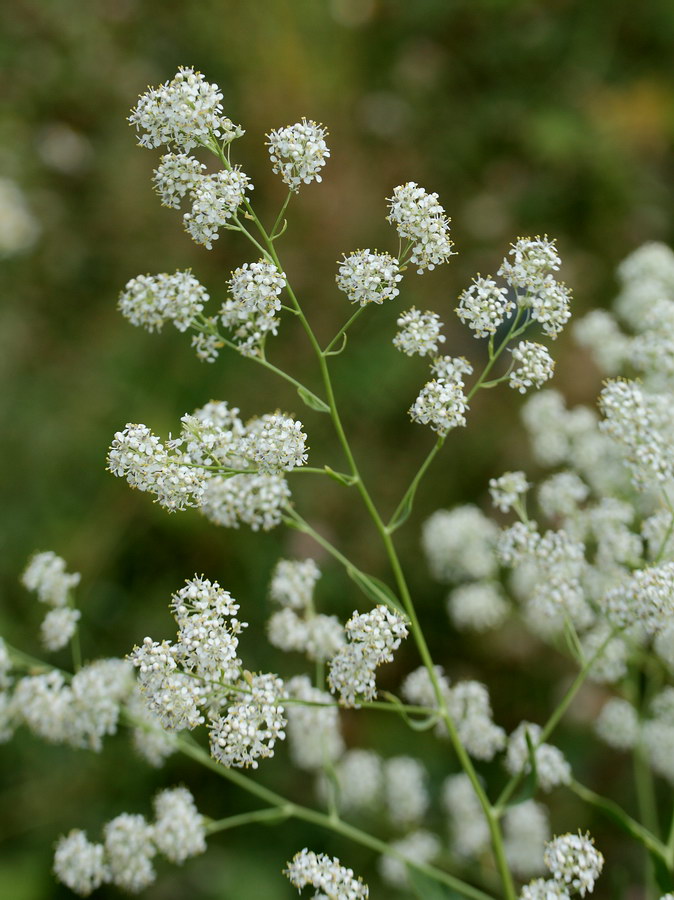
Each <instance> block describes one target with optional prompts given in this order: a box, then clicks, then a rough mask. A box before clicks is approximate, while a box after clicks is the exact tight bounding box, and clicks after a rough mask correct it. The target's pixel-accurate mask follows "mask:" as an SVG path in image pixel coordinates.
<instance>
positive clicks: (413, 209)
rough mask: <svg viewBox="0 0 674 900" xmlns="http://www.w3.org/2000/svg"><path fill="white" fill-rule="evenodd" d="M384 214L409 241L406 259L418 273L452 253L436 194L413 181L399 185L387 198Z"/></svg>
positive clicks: (445, 219) (435, 264)
mask: <svg viewBox="0 0 674 900" xmlns="http://www.w3.org/2000/svg"><path fill="white" fill-rule="evenodd" d="M387 218H388V221H389V222H391V224H392V225H395V227H396V230H397V231H398V234H399V235H400V237H401V238H405V239H406V240H408V241H410V242H411V245H412V247H411V250H412V254H411V256H410V259H411V261H412V262H413V263H415V264H416V266H417V271H418V272H419V274H422V273H423V272H424V271H425V270H426V269H429V270H430V269H434V268H435V267H436V266H438V265H441V264H442V263H445V262H448V261H449V258H450V256H452V255H453V254H452V247H453V246H454V245H453V243H452V241H451V239H450V237H449V219H448V218H447V216H446V215H445V210H444V209H443V207H442V206H441V205H440V203H438V195H437V194H429V193H427V192H426V191H425V190H424V188H422V187H419V185H417V184H415V182H413V181H409V182H408V183H407V184H402V185H399V186H398V187H396V188H394V190H393V197H392V198H391V199H390V200H389V215H388V217H387Z"/></svg>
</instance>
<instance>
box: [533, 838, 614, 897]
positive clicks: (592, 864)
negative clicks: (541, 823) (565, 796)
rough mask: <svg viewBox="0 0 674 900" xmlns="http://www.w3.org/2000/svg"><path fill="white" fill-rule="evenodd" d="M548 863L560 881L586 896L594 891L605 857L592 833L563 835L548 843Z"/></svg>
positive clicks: (546, 858) (546, 856)
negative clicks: (596, 845) (595, 842)
mask: <svg viewBox="0 0 674 900" xmlns="http://www.w3.org/2000/svg"><path fill="white" fill-rule="evenodd" d="M545 865H546V866H547V867H548V869H549V870H550V872H551V873H552V875H553V877H554V878H555V879H557V881H560V882H561V883H562V884H564V885H565V886H567V885H568V887H569V888H571V890H573V891H578V893H579V894H580V896H581V897H584V896H585V894H591V893H592V891H593V890H594V883H595V881H596V880H597V878H599V876H600V875H601V870H602V869H603V868H604V857H603V856H602V854H601V853H600V852H599V851H598V850H597V849H596V848H595V846H594V841H593V840H592V838H591V837H590V835H589V834H584V835H583V834H581V833H580V832H578V834H562V835H560V836H559V837H556V838H554V839H553V840H552V841H550V842H549V843H548V844H547V845H546V848H545Z"/></svg>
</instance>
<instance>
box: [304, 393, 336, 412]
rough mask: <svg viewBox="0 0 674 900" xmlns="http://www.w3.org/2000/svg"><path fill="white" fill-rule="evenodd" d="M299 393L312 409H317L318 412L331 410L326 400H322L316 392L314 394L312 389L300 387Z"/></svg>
mask: <svg viewBox="0 0 674 900" xmlns="http://www.w3.org/2000/svg"><path fill="white" fill-rule="evenodd" d="M297 393H298V394H299V395H300V398H301V399H302V401H303V402H304V403H306V405H307V406H309V407H310V408H311V409H315V410H316V412H323V413H329V412H330V407H329V406H328V404H327V403H326V402H325V400H321V398H320V397H317V396H316V394H313V393H312V392H311V391H310V390H307V388H304V387H298V388H297Z"/></svg>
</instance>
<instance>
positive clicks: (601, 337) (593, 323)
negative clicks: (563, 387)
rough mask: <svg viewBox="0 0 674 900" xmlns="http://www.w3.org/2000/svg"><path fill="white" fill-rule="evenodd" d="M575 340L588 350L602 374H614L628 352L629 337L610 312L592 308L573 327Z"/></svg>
mask: <svg viewBox="0 0 674 900" xmlns="http://www.w3.org/2000/svg"><path fill="white" fill-rule="evenodd" d="M573 335H574V337H575V339H576V341H577V342H578V343H579V344H580V345H581V347H585V348H586V349H587V350H589V351H590V354H591V355H592V359H593V360H594V361H595V363H596V364H597V366H598V367H599V370H600V371H601V372H602V374H604V375H616V374H617V373H618V372H620V370H621V369H622V367H623V366H624V364H625V360H626V359H627V357H628V354H629V352H630V343H631V342H630V338H628V337H627V335H625V334H623V333H622V332H621V331H620V328H619V327H618V323H617V322H616V320H615V319H614V318H613V316H612V315H611V313H609V312H607V311H606V310H605V309H593V310H592V312H589V313H588V314H587V315H586V316H583V318H582V319H579V320H578V321H577V322H576V323H575V325H574V327H573Z"/></svg>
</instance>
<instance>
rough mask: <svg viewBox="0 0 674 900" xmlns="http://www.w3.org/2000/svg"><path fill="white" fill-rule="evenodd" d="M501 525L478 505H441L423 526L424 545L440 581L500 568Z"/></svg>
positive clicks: (484, 575)
mask: <svg viewBox="0 0 674 900" xmlns="http://www.w3.org/2000/svg"><path fill="white" fill-rule="evenodd" d="M498 535H499V529H498V526H497V525H496V523H495V522H492V521H491V519H488V518H487V517H486V516H485V515H484V513H483V512H482V511H481V510H480V509H478V508H477V507H476V506H472V505H466V506H457V507H456V508H455V509H452V510H447V509H439V510H437V511H436V512H434V513H433V515H432V516H430V518H428V519H427V520H426V521H425V522H424V525H423V527H422V532H421V545H422V548H423V550H424V553H425V555H426V559H427V561H428V566H429V568H430V570H431V575H432V576H433V577H434V578H436V579H437V580H438V581H442V582H451V581H464V580H470V579H479V578H490V577H492V576H494V575H495V574H496V572H497V571H498V563H497V560H496V554H495V549H496V539H497V537H498Z"/></svg>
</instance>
